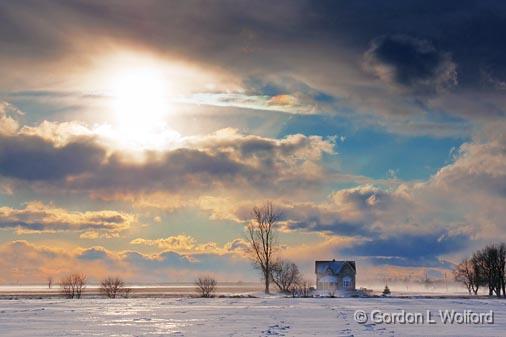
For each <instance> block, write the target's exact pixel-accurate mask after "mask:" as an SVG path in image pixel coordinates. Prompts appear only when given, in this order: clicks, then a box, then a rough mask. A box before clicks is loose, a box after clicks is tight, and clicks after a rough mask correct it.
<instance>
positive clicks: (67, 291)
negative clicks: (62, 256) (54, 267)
mask: <svg viewBox="0 0 506 337" xmlns="http://www.w3.org/2000/svg"><path fill="white" fill-rule="evenodd" d="M60 288H61V292H62V294H63V296H65V297H66V298H74V296H75V295H74V294H75V292H74V287H73V285H72V278H71V277H70V275H68V276H65V277H64V278H62V279H61V280H60Z"/></svg>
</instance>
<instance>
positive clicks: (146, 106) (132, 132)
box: [111, 67, 169, 138]
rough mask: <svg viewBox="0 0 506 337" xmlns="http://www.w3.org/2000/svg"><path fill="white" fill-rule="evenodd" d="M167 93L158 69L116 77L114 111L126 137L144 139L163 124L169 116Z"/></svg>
mask: <svg viewBox="0 0 506 337" xmlns="http://www.w3.org/2000/svg"><path fill="white" fill-rule="evenodd" d="M167 91H168V85H167V83H166V81H165V79H164V77H163V76H162V74H161V73H160V72H158V71H157V70H156V69H155V68H151V67H139V68H135V69H128V70H125V71H124V72H119V73H118V74H116V75H115V76H114V78H113V79H112V81H111V99H112V101H111V103H112V109H113V111H114V113H115V117H116V120H117V122H116V123H117V126H118V127H119V129H121V132H122V133H124V135H125V137H129V138H132V137H133V138H136V137H142V136H145V135H146V134H148V133H150V132H153V131H155V130H156V129H157V128H159V127H161V126H162V125H163V124H164V116H166V115H167V114H168V113H169V100H168V97H167V96H168V95H167V94H168V92H167Z"/></svg>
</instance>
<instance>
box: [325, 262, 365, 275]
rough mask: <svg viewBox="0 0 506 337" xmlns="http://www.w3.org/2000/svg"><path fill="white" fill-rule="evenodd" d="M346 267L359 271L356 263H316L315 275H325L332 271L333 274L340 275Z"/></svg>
mask: <svg viewBox="0 0 506 337" xmlns="http://www.w3.org/2000/svg"><path fill="white" fill-rule="evenodd" d="M345 265H349V266H350V267H351V268H352V269H353V271H355V272H356V271H357V268H356V266H355V261H336V260H332V261H315V273H316V274H319V273H324V272H325V271H327V269H330V270H331V271H332V273H333V274H339V273H340V272H341V270H342V269H343V267H344V266H345Z"/></svg>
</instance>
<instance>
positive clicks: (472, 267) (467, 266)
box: [454, 243, 506, 297]
mask: <svg viewBox="0 0 506 337" xmlns="http://www.w3.org/2000/svg"><path fill="white" fill-rule="evenodd" d="M505 267H506V245H505V244H504V243H502V244H500V245H495V244H491V245H488V246H486V247H485V248H483V249H481V250H479V251H477V252H475V253H474V254H473V256H472V258H471V259H470V260H467V259H466V260H464V261H463V262H462V263H460V264H459V265H457V267H456V268H455V270H454V274H455V279H456V280H457V281H459V282H462V283H464V285H465V286H466V287H467V289H468V291H469V292H470V293H471V291H472V292H473V293H474V294H475V295H476V294H477V293H478V289H479V287H480V286H485V285H486V286H488V294H489V296H492V295H494V294H495V295H496V296H497V297H500V296H501V294H502V296H504V297H506V289H505V288H506V275H505Z"/></svg>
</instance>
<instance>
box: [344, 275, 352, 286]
mask: <svg viewBox="0 0 506 337" xmlns="http://www.w3.org/2000/svg"><path fill="white" fill-rule="evenodd" d="M343 288H351V277H349V276H346V277H345V278H343Z"/></svg>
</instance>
